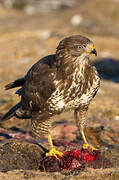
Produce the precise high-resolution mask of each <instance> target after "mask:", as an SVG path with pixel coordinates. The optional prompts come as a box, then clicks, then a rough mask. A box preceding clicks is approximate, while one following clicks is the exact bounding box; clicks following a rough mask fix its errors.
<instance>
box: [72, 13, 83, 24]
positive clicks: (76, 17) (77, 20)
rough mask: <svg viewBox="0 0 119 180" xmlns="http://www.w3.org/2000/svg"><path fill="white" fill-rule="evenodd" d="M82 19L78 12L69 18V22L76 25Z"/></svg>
mask: <svg viewBox="0 0 119 180" xmlns="http://www.w3.org/2000/svg"><path fill="white" fill-rule="evenodd" d="M82 21H83V18H82V16H81V15H80V14H76V15H74V16H73V17H72V18H71V23H72V25H73V26H78V25H79V24H81V23H82Z"/></svg>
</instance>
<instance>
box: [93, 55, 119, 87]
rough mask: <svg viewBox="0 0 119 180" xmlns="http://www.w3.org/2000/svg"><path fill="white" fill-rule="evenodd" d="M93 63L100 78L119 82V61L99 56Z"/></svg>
mask: <svg viewBox="0 0 119 180" xmlns="http://www.w3.org/2000/svg"><path fill="white" fill-rule="evenodd" d="M93 65H94V66H95V67H96V69H97V71H98V73H99V75H100V78H101V79H105V80H109V81H113V82H116V83H119V61H118V60H116V59H113V58H110V57H109V58H99V59H97V60H96V61H95V62H94V63H93Z"/></svg>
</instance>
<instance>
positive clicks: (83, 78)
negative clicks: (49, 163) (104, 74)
mask: <svg viewBox="0 0 119 180" xmlns="http://www.w3.org/2000/svg"><path fill="white" fill-rule="evenodd" d="M92 53H93V54H95V55H97V52H96V49H95V48H94V44H93V42H92V41H91V40H89V39H88V38H86V37H83V36H81V35H73V36H70V37H67V38H65V39H63V40H61V41H60V43H59V45H58V47H57V49H56V53H55V54H52V55H48V56H46V57H43V58H42V59H40V60H39V61H38V62H36V63H35V64H34V65H33V66H32V67H31V68H30V70H29V71H28V73H27V74H26V75H25V76H24V77H23V78H20V79H17V80H15V81H13V82H12V83H9V84H8V85H6V86H5V89H6V90H7V89H11V88H16V87H20V86H21V88H20V89H18V90H17V91H16V93H17V94H18V95H19V96H20V97H21V99H20V102H19V103H18V104H17V105H15V106H14V107H13V108H12V109H10V110H9V111H8V113H6V114H5V115H4V117H3V120H5V119H8V118H10V117H12V116H13V115H16V116H17V117H20V118H25V117H29V118H31V127H32V133H33V134H34V135H36V136H37V137H38V138H41V137H42V136H45V135H46V136H47V137H48V142H49V145H50V150H49V153H47V154H46V155H47V156H49V155H53V156H56V154H59V155H62V152H59V151H57V150H56V149H55V148H54V147H53V143H52V138H51V135H50V127H51V122H52V117H53V116H54V115H57V114H60V113H62V112H65V111H70V110H73V111H74V117H75V120H76V124H77V127H78V129H79V130H80V132H81V135H82V138H83V141H84V145H83V147H84V148H90V149H92V150H94V149H95V148H94V147H93V146H91V145H90V144H88V142H87V140H86V137H85V133H84V129H85V122H86V118H87V110H88V106H89V104H90V102H91V100H92V99H93V98H94V96H95V95H96V93H97V91H98V89H99V86H100V78H99V76H98V73H97V71H96V68H95V67H94V66H93V65H92V62H91V60H90V54H92Z"/></svg>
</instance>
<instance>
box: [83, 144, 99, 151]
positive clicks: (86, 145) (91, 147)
mask: <svg viewBox="0 0 119 180" xmlns="http://www.w3.org/2000/svg"><path fill="white" fill-rule="evenodd" d="M83 149H90V150H91V151H94V150H98V149H96V148H95V147H93V146H91V145H90V144H87V143H86V144H83Z"/></svg>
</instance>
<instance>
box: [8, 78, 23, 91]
mask: <svg viewBox="0 0 119 180" xmlns="http://www.w3.org/2000/svg"><path fill="white" fill-rule="evenodd" d="M24 82H25V78H20V79H17V80H15V81H13V82H11V83H9V84H7V85H6V86H5V90H8V89H12V88H16V87H19V86H23V84H24Z"/></svg>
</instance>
